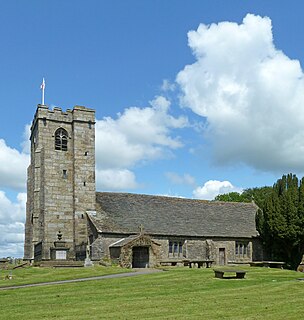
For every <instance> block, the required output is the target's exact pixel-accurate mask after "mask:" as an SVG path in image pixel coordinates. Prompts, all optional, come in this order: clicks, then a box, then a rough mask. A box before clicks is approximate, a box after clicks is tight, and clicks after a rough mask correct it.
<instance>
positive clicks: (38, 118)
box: [25, 105, 95, 260]
mask: <svg viewBox="0 0 304 320" xmlns="http://www.w3.org/2000/svg"><path fill="white" fill-rule="evenodd" d="M94 123H95V112H94V110H91V109H87V108H85V107H78V106H77V107H75V108H74V109H73V110H67V111H66V112H63V111H62V110H61V109H60V108H54V110H49V109H48V107H46V106H41V105H39V106H38V108H37V111H36V114H35V117H34V120H33V123H32V128H31V132H32V135H31V145H32V147H31V164H30V166H29V168H28V201H27V220H26V235H25V258H26V259H33V258H34V256H35V259H36V260H49V259H52V254H51V252H52V250H53V249H54V246H56V244H54V243H55V242H56V241H57V240H58V239H57V234H58V232H59V231H60V232H61V234H62V241H64V242H65V246H66V249H67V255H66V259H68V260H69V259H71V260H73V259H78V258H79V259H80V258H82V257H83V255H85V253H83V250H85V244H86V243H87V220H86V212H87V211H94V210H95V128H94Z"/></svg>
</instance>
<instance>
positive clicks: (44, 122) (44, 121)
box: [42, 117, 46, 126]
mask: <svg viewBox="0 0 304 320" xmlns="http://www.w3.org/2000/svg"><path fill="white" fill-rule="evenodd" d="M42 121H43V125H44V126H46V117H44V118H43V119H42Z"/></svg>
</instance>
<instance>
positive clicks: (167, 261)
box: [159, 260, 183, 266]
mask: <svg viewBox="0 0 304 320" xmlns="http://www.w3.org/2000/svg"><path fill="white" fill-rule="evenodd" d="M159 263H160V265H161V266H163V265H167V264H170V265H171V266H176V265H177V264H178V263H183V261H182V260H161V261H159Z"/></svg>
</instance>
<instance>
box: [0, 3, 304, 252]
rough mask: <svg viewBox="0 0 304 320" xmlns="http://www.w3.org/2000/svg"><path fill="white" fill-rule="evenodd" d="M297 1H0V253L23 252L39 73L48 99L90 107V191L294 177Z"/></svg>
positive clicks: (299, 129)
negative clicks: (93, 175) (93, 173)
mask: <svg viewBox="0 0 304 320" xmlns="http://www.w3.org/2000/svg"><path fill="white" fill-rule="evenodd" d="M303 7H304V5H303V3H302V2H301V1H300V0H298V1H284V0H282V1H280V2H278V1H274V0H268V1H267V0H261V1H254V0H252V1H249V0H248V1H246V0H242V1H241V0H239V1H238V0H222V1H220V0H205V1H200V0H199V1H195V0H189V1H179V0H174V1H173V0H172V1H169V0H167V1H164V0H153V1H152V0H145V1H142V0H133V1H129V0H124V1H122V0H121V1H113V0H112V1H103V0H96V1H94V0H90V1H85V2H84V1H78V0H65V1H62V0H60V1H59V0H53V1H45V0H39V1H35V0H28V1H14V0H10V1H2V2H1V4H0V21H1V27H0V41H1V51H0V70H1V73H0V95H1V104H2V108H1V111H2V116H1V117H0V122H1V126H0V129H1V130H0V164H1V165H0V257H1V256H22V254H23V228H24V225H23V224H24V220H25V201H26V189H25V184H26V167H27V165H28V159H29V155H28V132H29V125H30V123H31V120H32V117H33V115H34V113H35V110H36V106H37V104H38V103H40V102H41V91H40V89H39V87H40V84H41V81H42V77H45V80H46V90H45V103H46V104H47V105H48V106H49V107H50V108H53V107H54V106H59V107H61V108H62V109H66V108H72V107H73V106H74V105H84V106H87V107H90V108H94V109H95V110H96V121H97V124H96V169H97V190H99V191H121V192H137V193H145V194H161V195H171V196H181V197H189V198H201V199H212V198H213V197H214V196H215V195H216V194H218V193H223V192H229V191H241V190H242V189H244V188H248V187H256V186H264V185H272V184H273V183H274V182H275V181H276V179H277V178H279V177H280V176H281V175H282V174H284V173H288V172H293V173H297V174H298V175H299V176H302V175H303V171H304V146H303V141H304V139H303V138H304V130H303V127H304V126H303V125H302V123H304V121H302V118H303V120H304V112H303V111H302V110H303V105H304V82H303V81H304V80H303V78H304V77H303V70H302V64H303V59H304V56H303V54H304V48H303V46H304V42H303V37H302V33H303V32H302V31H303V29H304V28H303V27H304V26H303V24H304V20H303V9H304V8H303ZM302 136H303V137H302Z"/></svg>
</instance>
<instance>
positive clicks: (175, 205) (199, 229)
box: [89, 192, 258, 238]
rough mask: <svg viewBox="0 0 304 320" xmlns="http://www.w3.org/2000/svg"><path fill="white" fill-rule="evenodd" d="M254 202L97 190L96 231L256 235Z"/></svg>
mask: <svg viewBox="0 0 304 320" xmlns="http://www.w3.org/2000/svg"><path fill="white" fill-rule="evenodd" d="M256 211H257V206H256V205H255V204H253V203H234V202H215V201H205V200H193V199H184V198H173V197H164V196H153V195H142V194H131V193H112V192H97V193H96V215H95V216H93V215H90V216H89V217H90V220H91V221H92V223H93V224H94V225H95V227H96V229H97V230H98V231H99V232H104V233H109V232H110V233H126V234H138V233H139V226H140V225H143V226H144V231H145V233H147V234H151V235H152V234H154V235H156V234H157V235H166V236H168V235H171V236H201V237H217V236H218V237H238V238H240V237H242V238H248V237H252V236H256V235H257V234H258V233H257V231H256V227H255V214H256Z"/></svg>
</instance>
